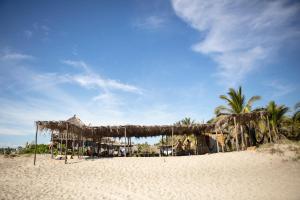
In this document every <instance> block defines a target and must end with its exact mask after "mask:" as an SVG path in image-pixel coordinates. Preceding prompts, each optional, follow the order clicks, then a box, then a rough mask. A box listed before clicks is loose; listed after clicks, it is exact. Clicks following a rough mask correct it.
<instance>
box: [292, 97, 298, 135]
mask: <svg viewBox="0 0 300 200" xmlns="http://www.w3.org/2000/svg"><path fill="white" fill-rule="evenodd" d="M294 110H295V112H294V114H293V115H292V118H291V124H292V134H294V132H295V129H296V127H297V123H298V122H300V102H298V103H296V105H295V107H294Z"/></svg>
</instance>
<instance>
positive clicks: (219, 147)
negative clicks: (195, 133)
mask: <svg viewBox="0 0 300 200" xmlns="http://www.w3.org/2000/svg"><path fill="white" fill-rule="evenodd" d="M216 142H217V152H218V153H219V152H220V150H219V148H220V147H219V141H218V131H217V130H216Z"/></svg>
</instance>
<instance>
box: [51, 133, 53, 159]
mask: <svg viewBox="0 0 300 200" xmlns="http://www.w3.org/2000/svg"><path fill="white" fill-rule="evenodd" d="M51 159H53V130H52V132H51Z"/></svg>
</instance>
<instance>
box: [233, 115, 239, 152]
mask: <svg viewBox="0 0 300 200" xmlns="http://www.w3.org/2000/svg"><path fill="white" fill-rule="evenodd" d="M233 120H234V131H235V145H236V150H237V151H239V139H238V132H237V127H236V118H235V117H234V118H233Z"/></svg>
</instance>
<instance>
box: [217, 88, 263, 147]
mask: <svg viewBox="0 0 300 200" xmlns="http://www.w3.org/2000/svg"><path fill="white" fill-rule="evenodd" d="M220 99H222V100H225V102H226V103H227V106H224V105H221V106H218V107H217V108H216V109H215V114H216V115H217V117H218V118H220V117H222V115H229V114H242V113H249V112H251V109H252V105H253V103H254V102H255V101H257V100H260V99H261V97H260V96H252V97H251V98H250V99H249V100H248V101H247V103H246V97H245V95H244V94H243V92H242V87H241V86H240V87H239V88H238V89H237V90H234V89H233V88H230V89H229V92H228V93H227V95H220ZM236 125H237V128H238V130H239V128H241V129H242V125H241V126H240V124H239V122H237V124H236ZM246 126H247V125H246ZM238 130H235V131H236V134H237V133H238ZM241 136H242V145H243V147H245V143H244V133H243V131H241ZM236 148H237V149H238V137H237V135H236Z"/></svg>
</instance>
